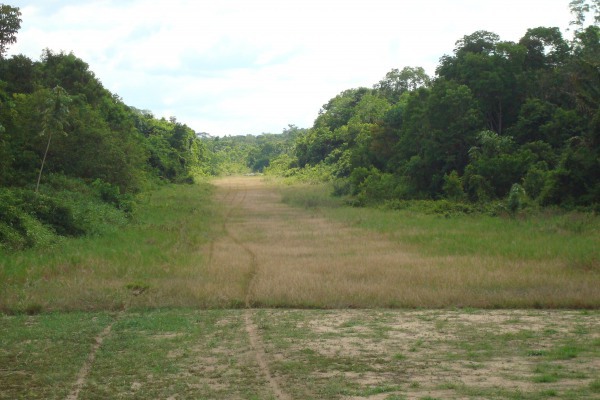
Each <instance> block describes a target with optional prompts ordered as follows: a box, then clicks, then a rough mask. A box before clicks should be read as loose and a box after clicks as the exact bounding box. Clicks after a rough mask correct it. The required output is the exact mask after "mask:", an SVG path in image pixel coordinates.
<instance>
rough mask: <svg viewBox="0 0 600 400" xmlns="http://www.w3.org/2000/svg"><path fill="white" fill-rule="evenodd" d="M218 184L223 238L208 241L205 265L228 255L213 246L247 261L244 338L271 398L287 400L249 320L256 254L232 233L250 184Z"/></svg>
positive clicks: (256, 330) (234, 181)
mask: <svg viewBox="0 0 600 400" xmlns="http://www.w3.org/2000/svg"><path fill="white" fill-rule="evenodd" d="M219 183H220V185H221V186H220V189H221V190H220V191H219V193H218V201H219V202H220V203H221V204H222V205H224V206H225V207H226V212H225V218H224V220H223V226H222V229H223V232H224V233H225V235H224V237H222V238H220V239H218V241H219V242H221V245H220V246H216V245H215V242H212V243H211V245H210V254H209V264H210V266H209V267H212V268H215V267H218V266H216V265H215V263H217V262H218V260H223V259H226V258H227V257H228V255H229V254H215V249H225V250H226V252H227V253H235V254H237V255H238V259H237V262H238V263H239V262H240V259H241V260H242V261H241V262H242V263H245V264H247V266H248V268H247V271H248V272H247V277H246V285H245V286H246V287H245V295H244V304H245V307H246V308H247V310H246V312H245V313H244V324H245V327H246V332H247V333H248V339H249V342H250V346H251V348H252V352H253V356H254V358H255V360H256V363H257V364H258V367H259V370H260V373H261V374H262V375H263V378H264V379H265V380H266V382H267V384H268V386H269V388H270V389H271V392H272V393H273V395H274V396H275V398H276V399H279V400H288V399H291V397H290V396H289V395H288V394H287V393H286V392H285V391H283V390H282V389H281V387H282V386H281V384H280V382H279V380H278V379H277V378H276V377H274V376H273V374H272V373H271V369H270V368H269V364H268V362H267V357H266V354H265V347H264V344H263V340H262V337H261V334H260V332H259V329H258V327H257V326H256V324H255V323H254V321H253V311H252V310H251V309H250V308H251V307H252V305H253V304H252V289H253V286H254V282H255V280H256V277H257V275H258V272H259V269H260V264H259V262H258V258H257V255H256V253H255V252H254V251H253V250H252V249H251V248H250V247H249V246H248V245H247V244H245V242H244V241H243V240H242V239H241V238H240V237H239V236H237V234H234V233H233V232H236V231H237V223H236V218H237V217H238V216H239V214H240V212H243V208H244V207H246V206H247V195H248V190H249V189H251V188H252V187H249V185H248V183H249V181H248V180H245V181H241V180H234V179H228V180H226V181H219ZM227 242H229V243H230V244H231V246H223V243H227Z"/></svg>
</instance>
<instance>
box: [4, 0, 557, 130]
mask: <svg viewBox="0 0 600 400" xmlns="http://www.w3.org/2000/svg"><path fill="white" fill-rule="evenodd" d="M12 4H13V5H15V6H18V7H21V10H22V12H23V17H22V18H23V27H22V29H21V32H20V34H19V36H18V43H17V44H16V45H15V46H13V48H12V49H11V53H13V54H14V53H24V54H26V55H28V56H30V57H31V58H34V59H37V58H38V57H39V55H40V54H41V52H42V49H44V48H50V49H53V50H56V51H58V50H65V51H73V52H74V53H75V54H76V55H77V56H78V57H80V58H82V59H83V60H84V61H86V62H88V63H89V64H90V68H91V69H92V71H94V72H95V73H96V76H97V77H98V78H99V79H100V80H101V81H102V82H103V83H104V85H105V86H106V87H107V88H108V89H110V90H111V91H113V92H116V93H117V94H119V95H120V96H122V97H123V98H124V100H125V102H127V103H128V104H131V105H133V106H136V107H138V108H145V109H150V110H152V111H153V112H154V113H155V115H157V116H170V115H175V116H176V117H177V118H178V120H180V121H182V122H185V123H187V124H188V125H190V126H191V127H192V128H194V129H195V130H198V131H208V132H212V133H215V134H221V135H222V134H241V133H261V132H279V131H281V129H282V128H284V127H285V126H287V124H288V123H293V124H296V125H298V126H309V125H311V124H312V122H313V120H314V118H315V117H316V116H317V113H318V110H319V108H320V107H321V105H322V104H324V103H326V102H327V101H328V100H329V99H330V98H331V97H333V96H335V95H336V94H337V93H339V92H340V91H342V90H345V89H349V88H351V87H357V86H372V85H373V84H374V83H376V82H377V81H378V80H379V79H381V78H382V77H383V76H384V75H385V73H386V72H387V71H389V70H390V69H391V68H402V67H404V66H423V67H425V68H426V69H427V70H428V71H429V72H430V73H433V72H434V70H435V67H436V65H437V62H438V60H439V58H440V57H441V56H442V55H444V54H445V53H446V54H447V53H451V52H452V50H453V48H454V43H455V42H456V41H457V40H458V39H460V38H461V37H462V36H464V35H466V34H470V33H472V32H474V31H475V30H480V29H485V30H489V31H492V32H496V33H498V34H499V35H500V36H501V38H502V39H503V40H518V39H519V38H520V37H521V36H522V35H523V34H524V33H525V31H526V29H527V28H533V27H537V26H559V27H561V28H566V27H567V25H568V21H569V15H568V1H567V0H519V1H517V0H505V1H503V2H498V1H488V0H429V1H425V0H405V1H400V0H286V1H283V0H253V1H248V0H220V1H209V0H202V1H186V0H127V1H118V0H101V1H64V0H61V1H58V0H45V1H37V2H36V1H27V2H25V1H13V2H12Z"/></svg>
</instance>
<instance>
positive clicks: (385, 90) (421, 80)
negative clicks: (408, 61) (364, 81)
mask: <svg viewBox="0 0 600 400" xmlns="http://www.w3.org/2000/svg"><path fill="white" fill-rule="evenodd" d="M430 85H431V78H430V77H429V76H428V75H427V73H426V72H425V70H424V69H423V68H422V67H416V68H412V67H404V68H403V69H402V71H400V70H398V69H397V68H394V69H392V70H391V71H390V72H388V73H387V74H385V78H384V79H382V80H380V81H379V83H377V84H376V85H375V86H373V88H374V89H375V90H376V91H377V92H378V93H379V94H380V95H381V96H383V97H385V98H386V99H387V100H388V101H390V102H391V103H396V102H398V100H399V99H400V96H402V94H403V93H405V92H408V91H413V90H417V89H418V88H420V87H428V86H430Z"/></svg>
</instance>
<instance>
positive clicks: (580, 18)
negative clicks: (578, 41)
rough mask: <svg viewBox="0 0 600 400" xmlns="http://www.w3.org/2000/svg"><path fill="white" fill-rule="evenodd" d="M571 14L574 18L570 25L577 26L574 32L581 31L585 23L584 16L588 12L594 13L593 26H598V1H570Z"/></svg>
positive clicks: (599, 12)
mask: <svg viewBox="0 0 600 400" xmlns="http://www.w3.org/2000/svg"><path fill="white" fill-rule="evenodd" d="M569 8H570V9H571V14H573V17H574V18H575V19H574V20H573V21H571V23H570V25H575V26H577V29H575V32H580V31H582V30H583V25H584V24H585V21H586V14H588V13H589V12H590V11H592V12H593V13H594V24H596V25H597V24H600V0H572V1H571V2H570V3H569Z"/></svg>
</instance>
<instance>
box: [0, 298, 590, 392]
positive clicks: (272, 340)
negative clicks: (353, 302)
mask: <svg viewBox="0 0 600 400" xmlns="http://www.w3.org/2000/svg"><path fill="white" fill-rule="evenodd" d="M247 312H249V313H250V318H251V319H252V321H253V323H254V324H255V325H256V326H257V328H258V333H259V334H260V336H261V338H262V339H261V340H262V342H263V353H262V354H263V356H264V357H265V359H266V361H267V363H268V365H269V368H270V374H271V376H272V377H271V379H274V380H276V381H277V384H278V385H279V387H280V388H281V390H282V391H283V393H284V394H280V395H279V396H275V395H273V391H272V390H271V386H270V385H269V382H268V381H267V378H266V377H265V374H264V373H263V371H262V370H261V366H260V364H259V363H258V362H257V360H256V357H255V354H254V353H255V349H254V348H253V346H252V345H251V343H250V340H249V338H248V334H247V331H246V328H245V320H244V314H245V313H247ZM599 323H600V314H599V313H598V312H596V311H594V312H581V311H541V310H536V311H515V310H512V311H506V310H497V311H482V310H468V311H467V312H465V311H464V310H463V311H451V310H412V311H407V310H404V311H402V310H345V311H344V310H272V309H264V310H254V311H244V310H191V309H170V310H169V309H163V310H153V311H143V312H126V313H107V312H93V313H79V312H77V313H52V314H41V315H37V316H26V315H21V316H3V317H0V387H1V388H2V390H0V398H1V399H7V400H8V399H19V398H26V399H67V398H80V399H108V398H111V399H116V398H137V399H159V398H160V399H275V398H291V399H387V400H394V399H467V398H469V399H470V398H485V399H540V400H541V399H548V398H558V399H598V398H600V380H599V379H598V372H599V365H598V360H600V332H598V326H599ZM108 326H110V328H111V329H110V332H109V333H104V335H103V332H106V328H107V327H108ZM102 335H103V336H102ZM98 336H102V338H103V341H102V345H101V346H99V348H98V349H97V350H96V352H95V357H94V360H93V363H92V364H89V368H88V369H87V370H86V369H85V366H86V365H88V364H86V362H87V360H89V354H90V351H91V350H90V349H91V348H92V347H93V345H94V344H95V343H97V342H96V340H97V337H98ZM82 369H83V370H84V374H83V379H82V380H81V384H80V385H78V384H77V381H78V379H77V377H78V376H81V375H82V371H81V370H82ZM75 395H76V396H75Z"/></svg>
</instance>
